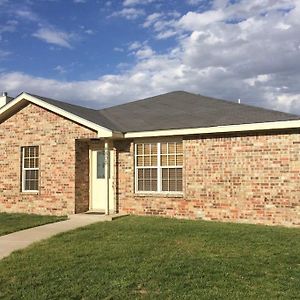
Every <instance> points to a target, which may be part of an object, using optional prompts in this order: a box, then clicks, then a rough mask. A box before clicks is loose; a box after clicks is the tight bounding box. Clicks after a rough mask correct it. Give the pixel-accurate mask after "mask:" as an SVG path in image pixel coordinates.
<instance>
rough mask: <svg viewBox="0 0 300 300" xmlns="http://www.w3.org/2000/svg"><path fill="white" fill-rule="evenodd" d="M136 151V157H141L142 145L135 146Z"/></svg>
mask: <svg viewBox="0 0 300 300" xmlns="http://www.w3.org/2000/svg"><path fill="white" fill-rule="evenodd" d="M136 150H137V155H143V144H137V146H136Z"/></svg>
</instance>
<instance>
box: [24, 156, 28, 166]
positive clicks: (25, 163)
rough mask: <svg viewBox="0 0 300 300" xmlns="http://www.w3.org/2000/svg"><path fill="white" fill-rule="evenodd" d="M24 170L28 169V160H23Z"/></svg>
mask: <svg viewBox="0 0 300 300" xmlns="http://www.w3.org/2000/svg"><path fill="white" fill-rule="evenodd" d="M24 168H29V158H25V159H24Z"/></svg>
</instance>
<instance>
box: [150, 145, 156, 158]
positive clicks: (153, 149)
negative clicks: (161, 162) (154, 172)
mask: <svg viewBox="0 0 300 300" xmlns="http://www.w3.org/2000/svg"><path fill="white" fill-rule="evenodd" d="M151 154H152V155H154V154H156V155H157V144H151Z"/></svg>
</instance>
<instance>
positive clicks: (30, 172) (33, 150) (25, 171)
mask: <svg viewBox="0 0 300 300" xmlns="http://www.w3.org/2000/svg"><path fill="white" fill-rule="evenodd" d="M21 151H22V191H23V192H38V190H39V147H38V146H29V147H22V148H21Z"/></svg>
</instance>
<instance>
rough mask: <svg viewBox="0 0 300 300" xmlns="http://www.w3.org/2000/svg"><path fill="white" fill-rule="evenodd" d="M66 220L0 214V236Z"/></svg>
mask: <svg viewBox="0 0 300 300" xmlns="http://www.w3.org/2000/svg"><path fill="white" fill-rule="evenodd" d="M66 219H67V217H55V216H40V215H33V214H8V213H0V236H1V235H5V234H8V233H11V232H15V231H18V230H22V229H26V228H31V227H35V226H39V225H43V224H47V223H53V222H57V221H62V220H66Z"/></svg>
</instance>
